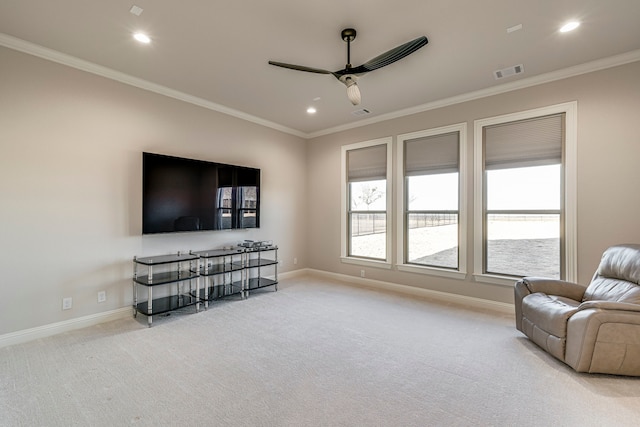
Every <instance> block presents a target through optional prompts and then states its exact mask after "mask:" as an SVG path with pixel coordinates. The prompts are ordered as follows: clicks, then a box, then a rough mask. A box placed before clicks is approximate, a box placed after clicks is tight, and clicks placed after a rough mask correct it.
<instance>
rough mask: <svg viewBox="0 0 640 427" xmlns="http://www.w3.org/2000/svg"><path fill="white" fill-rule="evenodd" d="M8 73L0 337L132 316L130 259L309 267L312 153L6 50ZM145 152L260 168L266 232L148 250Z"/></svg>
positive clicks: (154, 242)
mask: <svg viewBox="0 0 640 427" xmlns="http://www.w3.org/2000/svg"><path fill="white" fill-rule="evenodd" d="M0 64H2V65H1V66H0V200H1V203H2V208H1V209H0V244H1V248H2V249H1V250H2V254H1V256H0V271H1V272H2V273H1V276H0V295H1V296H2V297H1V298H0V335H2V334H5V333H9V332H13V331H20V330H23V329H27V328H33V327H37V326H41V325H47V324H51V323H55V322H60V321H64V320H68V319H73V318H78V317H82V316H88V315H92V314H97V313H100V312H105V311H108V310H113V309H117V308H121V307H125V306H127V305H130V304H131V302H132V293H131V274H132V262H131V260H132V258H133V256H134V255H138V256H144V255H153V254H164V253H172V252H176V251H178V250H189V249H193V250H203V249H209V248H212V247H219V246H222V245H226V244H229V243H235V242H238V241H241V240H243V239H270V240H273V241H274V242H275V243H277V244H278V245H279V246H280V248H281V250H280V258H281V259H282V260H283V262H284V266H283V267H282V269H281V270H280V271H287V270H292V269H294V268H300V267H304V266H305V263H306V259H307V257H306V247H307V246H306V242H307V239H306V232H307V231H306V230H307V222H306V220H305V218H304V215H302V214H301V213H302V212H304V211H305V208H306V170H305V166H306V144H305V141H304V140H303V139H301V138H298V137H295V136H291V135H288V134H285V133H282V132H278V131H275V130H272V129H269V128H266V127H262V126H259V125H256V124H253V123H250V122H247V121H244V120H240V119H237V118H233V117H230V116H227V115H224V114H220V113H217V112H214V111H211V110H207V109H204V108H200V107H197V106H194V105H191V104H187V103H184V102H180V101H177V100H174V99H171V98H168V97H165V96H161V95H158V94H154V93H151V92H147V91H144V90H140V89H136V88H134V87H131V86H127V85H124V84H121V83H118V82H115V81H112V80H109V79H105V78H102V77H98V76H96V75H93V74H89V73H85V72H82V71H78V70H76V69H73V68H69V67H66V66H63V65H59V64H55V63H53V62H49V61H45V60H42V59H39V58H36V57H33V56H30V55H26V54H22V53H19V52H16V51H13V50H10V49H6V48H0ZM143 151H151V152H158V153H165V154H170V155H176V156H182V157H190V158H198V159H203V160H211V161H218V162H223V163H231V164H238V165H244V166H251V167H258V168H261V169H262V188H261V189H262V205H261V208H262V216H261V226H262V227H261V229H259V230H250V231H218V232H199V233H179V234H168V235H153V236H144V237H143V236H141V217H142V214H141V166H142V154H141V153H142V152H143ZM294 257H296V258H298V260H299V265H298V266H295V267H294V266H293V258H294ZM100 290H105V291H107V302H106V303H101V304H98V303H97V292H98V291H100ZM67 296H70V297H72V298H73V308H72V309H71V310H67V311H62V309H61V306H62V298H63V297H67Z"/></svg>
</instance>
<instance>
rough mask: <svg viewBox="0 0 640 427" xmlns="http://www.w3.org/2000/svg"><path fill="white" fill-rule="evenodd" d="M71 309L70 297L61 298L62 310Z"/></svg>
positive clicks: (71, 301) (71, 300) (71, 299)
mask: <svg viewBox="0 0 640 427" xmlns="http://www.w3.org/2000/svg"><path fill="white" fill-rule="evenodd" d="M71 307H73V298H71V297H67V298H62V309H63V310H69V309H71Z"/></svg>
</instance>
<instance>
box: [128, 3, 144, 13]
mask: <svg viewBox="0 0 640 427" xmlns="http://www.w3.org/2000/svg"><path fill="white" fill-rule="evenodd" d="M143 10H144V9H143V8H141V7H140V6H136V5H135V4H134V5H133V6H131V9H129V12H131V13H132V14H134V15H136V16H140V15H142V11H143Z"/></svg>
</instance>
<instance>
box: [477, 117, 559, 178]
mask: <svg viewBox="0 0 640 427" xmlns="http://www.w3.org/2000/svg"><path fill="white" fill-rule="evenodd" d="M563 132H564V114H555V115H551V116H545V117H537V118H533V119H527V120H520V121H517V122H510V123H502V124H498V125H492V126H486V127H484V141H485V147H484V148H485V169H487V170H492V169H508V168H520V167H528V166H542V165H553V164H560V163H562V140H563Z"/></svg>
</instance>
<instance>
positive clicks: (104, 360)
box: [0, 276, 640, 426]
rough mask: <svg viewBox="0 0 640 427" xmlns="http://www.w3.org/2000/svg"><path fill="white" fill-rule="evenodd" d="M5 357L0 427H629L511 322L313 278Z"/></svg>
mask: <svg viewBox="0 0 640 427" xmlns="http://www.w3.org/2000/svg"><path fill="white" fill-rule="evenodd" d="M140 317H141V318H139V319H138V320H134V319H133V318H131V319H123V320H119V321H115V322H109V323H104V324H101V325H98V326H95V327H90V328H86V329H82V330H77V331H73V332H68V333H64V334H60V335H57V336H54V337H49V338H45V339H40V340H37V341H33V342H29V343H25V344H20V345H15V346H10V347H6V348H3V349H0V425H2V426H72V425H77V426H121V425H144V426H157V425H162V426H164V425H189V426H198V425H215V426H490V425H492V426H515V425H519V426H551V425H554V426H578V425H579V426H603V425H616V426H626V425H628V426H631V425H638V424H637V423H638V419H640V379H638V378H626V377H613V376H604V375H587V374H577V373H575V372H573V371H572V370H571V369H570V368H568V367H566V366H565V365H563V364H562V363H560V362H558V361H556V360H555V359H553V358H552V357H550V356H549V355H547V354H546V353H544V352H543V351H542V350H540V349H539V348H538V347H536V346H535V345H534V344H533V343H531V342H530V341H528V340H527V339H526V338H525V337H524V336H522V335H520V333H519V332H517V331H516V330H515V328H514V326H513V318H512V316H508V315H501V314H496V313H490V312H482V311H479V310H471V309H464V308H462V307H457V306H453V305H443V304H440V303H434V302H430V301H427V300H423V299H417V298H410V297H405V296H402V295H396V294H391V293H384V292H377V291H373V290H368V289H362V288H357V287H351V286H346V285H344V284H340V283H337V282H331V281H327V280H324V279H318V278H314V277H311V276H309V277H303V278H297V279H289V280H286V281H282V282H281V285H280V290H279V291H278V292H272V291H271V290H266V291H262V292H260V293H255V294H253V295H252V296H251V297H249V299H247V300H245V301H228V302H220V303H214V304H212V305H211V306H210V308H209V310H208V311H206V312H201V313H199V314H192V310H185V311H184V312H182V313H175V314H172V315H171V316H168V317H164V318H162V317H157V318H156V319H154V326H153V327H152V328H147V327H146V326H145V322H144V319H145V318H144V316H140Z"/></svg>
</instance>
